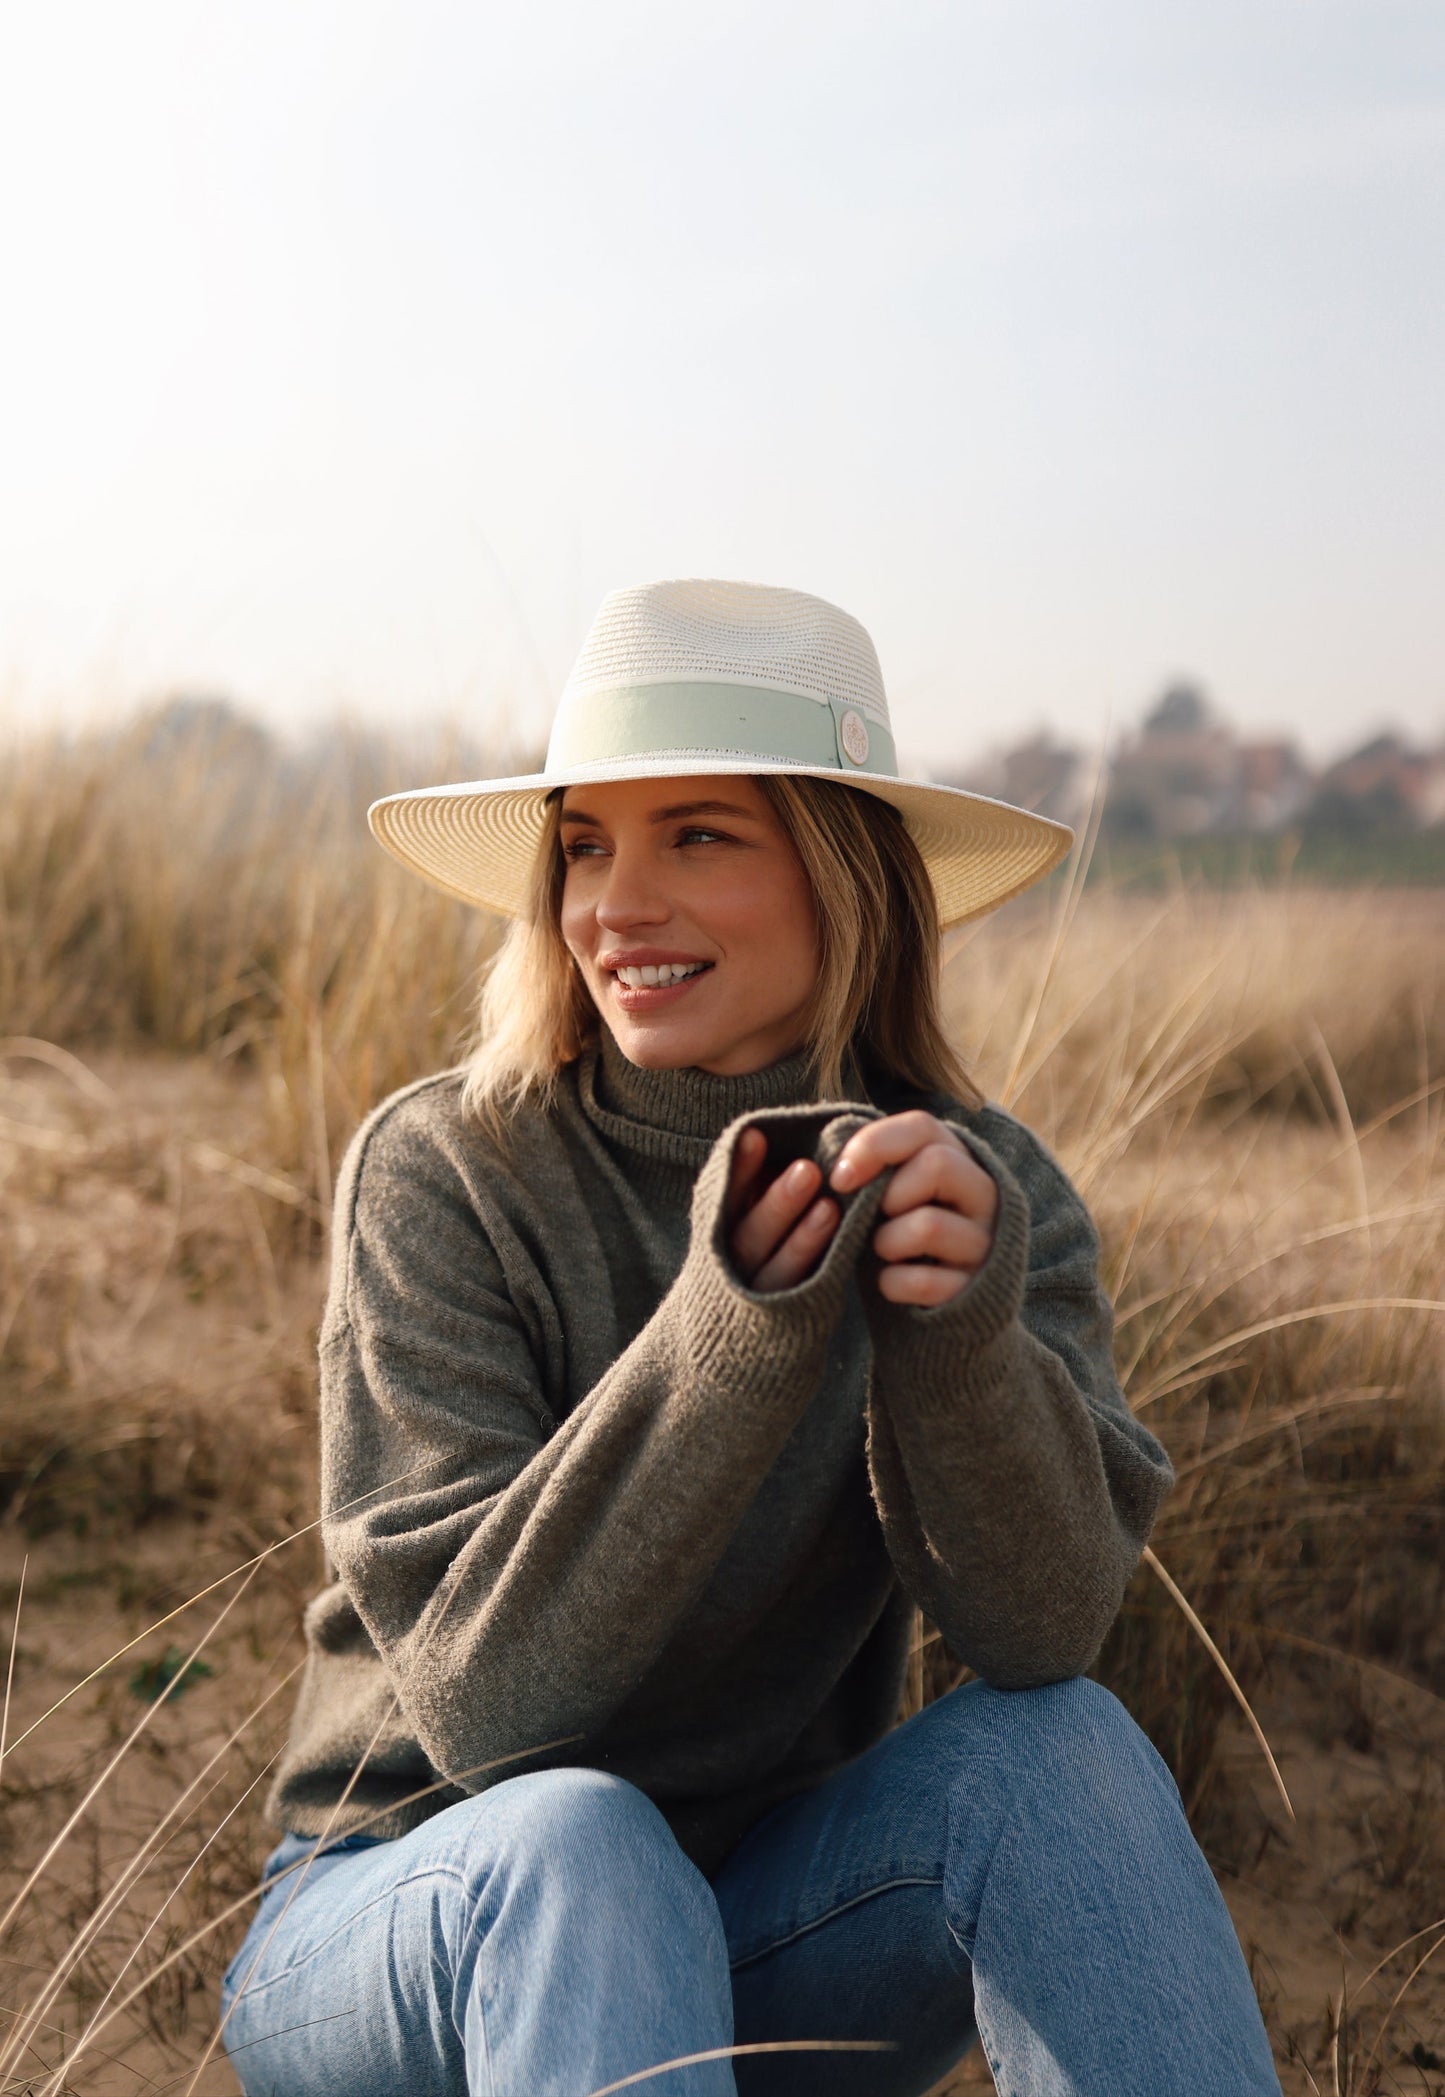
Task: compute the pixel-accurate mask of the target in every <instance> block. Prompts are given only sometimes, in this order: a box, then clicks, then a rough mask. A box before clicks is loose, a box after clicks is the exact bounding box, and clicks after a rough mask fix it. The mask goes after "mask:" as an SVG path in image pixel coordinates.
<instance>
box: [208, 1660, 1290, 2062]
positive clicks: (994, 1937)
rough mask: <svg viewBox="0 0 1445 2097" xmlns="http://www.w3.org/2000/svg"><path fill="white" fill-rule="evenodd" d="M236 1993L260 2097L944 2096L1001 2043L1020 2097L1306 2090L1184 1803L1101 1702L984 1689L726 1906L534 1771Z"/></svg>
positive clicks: (369, 1844) (733, 1870)
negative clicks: (1278, 2054)
mask: <svg viewBox="0 0 1445 2097" xmlns="http://www.w3.org/2000/svg"><path fill="white" fill-rule="evenodd" d="M313 1847H314V1845H313V1844H312V1843H310V1842H308V1841H305V1840H303V1839H301V1838H300V1837H297V1836H287V1838H286V1839H285V1841H283V1843H282V1844H281V1847H280V1848H279V1849H278V1850H277V1851H276V1852H275V1854H274V1856H273V1857H272V1859H271V1861H270V1864H269V1865H268V1876H270V1875H272V1874H274V1873H275V1872H276V1871H277V1870H284V1868H285V1867H286V1866H287V1865H288V1864H293V1863H295V1861H296V1860H297V1859H302V1858H305V1857H306V1856H307V1854H308V1852H309V1851H310V1850H312V1848H313ZM298 1881H299V1882H300V1883H299V1890H297V1886H298ZM288 1903H289V1904H288ZM222 2000H223V2009H224V2010H225V2011H226V2012H228V2013H229V2017H228V2022H227V2024H226V2027H225V2041H226V2045H227V2047H228V2049H229V2051H230V2053H231V2056H232V2060H233V2063H234V2066H235V2068H236V2071H237V2073H238V2074H239V2076H240V2077H241V2081H242V2084H243V2086H244V2088H245V2090H246V2092H247V2097H463V2093H475V2097H592V2093H593V2092H597V2091H601V2090H604V2089H607V2088H610V2087H612V2086H614V2085H616V2084H618V2083H620V2082H621V2081H623V2080H625V2079H626V2078H628V2077H637V2076H640V2075H641V2073H642V2071H644V2070H646V2069H648V2068H655V2067H657V2066H658V2065H659V2064H660V2063H662V2062H665V2061H670V2060H675V2059H677V2058H678V2057H679V2056H682V2055H687V2054H697V2053H705V2052H708V2051H710V2050H712V2049H720V2048H726V2047H729V2046H732V2045H734V2044H736V2045H737V2046H740V2047H741V2046H749V2045H751V2046H759V2045H762V2044H765V2043H767V2042H773V2043H776V2042H779V2041H792V2042H797V2041H809V2040H823V2039H831V2040H872V2041H885V2042H887V2045H888V2049H889V2050H887V2051H885V2052H873V2053H848V2052H805V2051H797V2050H792V2051H788V2052H778V2053H773V2054H771V2055H770V2054H767V2053H761V2052H760V2053H755V2054H739V2055H737V2056H735V2057H734V2058H733V2059H731V2060H729V2059H727V2058H720V2059H714V2060H711V2061H706V2062H703V2063H700V2064H697V2065H694V2066H691V2067H683V2068H672V2069H668V2070H667V2071H666V2072H665V2073H663V2074H660V2075H655V2076H652V2077H647V2078H645V2079H643V2080H641V2081H640V2082H637V2083H634V2084H633V2085H632V2087H634V2088H639V2089H641V2090H642V2091H643V2092H644V2093H645V2092H646V2091H648V2090H650V2089H656V2090H657V2091H658V2093H659V2097H734V2093H735V2092H737V2093H742V2097H764V2093H767V2097H823V2093H826V2097H853V2093H856V2097H922V2093H923V2092H925V2091H927V2090H928V2089H930V2088H931V2086H932V2085H933V2084H934V2083H935V2082H936V2081H937V2080H938V2079H939V2078H940V2077H941V2076H943V2075H944V2074H946V2073H947V2071H948V2070H949V2068H950V2067H952V2065H953V2064H954V2063H955V2062H956V2061H957V2060H959V2059H960V2058H961V2056H962V2055H963V2054H964V2053H965V2052H966V2051H967V2049H968V2047H969V2046H970V2045H971V2044H972V2042H973V2041H974V2039H975V2037H981V2038H982V2041H983V2044H984V2046H985V2048H986V2050H987V2053H988V2058H989V2063H990V2065H991V2067H992V2069H993V2074H994V2080H995V2082H996V2084H997V2087H998V2089H999V2091H1000V2093H1002V2097H1025V2093H1027V2097H1247V2093H1253V2092H1266V2091H1267V2092H1270V2093H1272V2097H1278V2092H1279V2083H1278V2080H1277V2079H1276V2076H1275V2072H1274V2068H1273V2066H1272V2064H1271V2060H1270V2051H1269V2045H1268V2042H1267V2040H1266V2038H1265V2034H1264V2028H1263V2025H1262V2023H1261V2021H1260V2015H1259V2010H1258V2008H1257V2006H1256V2003H1255V1999H1254V1993H1253V1990H1252V1989H1251V1986H1250V1982H1249V1976H1248V1973H1247V1972H1246V1970H1245V1965H1244V1960H1243V1958H1242V1957H1241V1955H1240V1950H1239V1945H1238V1942H1237V1940H1236V1938H1235V1935H1234V1930H1233V1927H1232V1925H1231V1923H1230V1920H1229V1915H1228V1912H1227V1910H1226V1908H1225V1906H1224V1902H1223V1900H1222V1899H1221V1898H1220V1895H1219V1890H1218V1888H1217V1887H1216V1886H1215V1883H1214V1880H1213V1878H1212V1877H1211V1875H1210V1872H1209V1867H1208V1866H1207V1865H1206V1863H1205V1861H1204V1859H1203V1857H1202V1856H1201V1855H1200V1853H1199V1850H1198V1848H1197V1847H1196V1845H1195V1842H1194V1839H1193V1837H1192V1836H1191V1834H1190V1832H1189V1828H1188V1824H1187V1823H1186V1821H1185V1818H1184V1814H1183V1811H1182V1809H1181V1807H1180V1804H1179V1795H1178V1793H1177V1791H1176V1790H1175V1788H1174V1784H1173V1781H1172V1780H1171V1778H1170V1776H1169V1773H1168V1771H1167V1770H1166V1769H1165V1767H1164V1764H1163V1763H1162V1762H1161V1761H1160V1759H1159V1757H1158V1756H1157V1755H1156V1754H1155V1752H1154V1750H1153V1748H1152V1747H1151V1746H1150V1745H1149V1743H1148V1741H1147V1740H1146V1739H1145V1738H1144V1736H1143V1734H1142V1733H1141V1732H1140V1731H1139V1730H1138V1728H1137V1727H1136V1726H1135V1725H1134V1723H1133V1721H1132V1720H1131V1719H1130V1718H1129V1717H1128V1716H1127V1714H1126V1713H1125V1711H1124V1710H1123V1708H1122V1706H1121V1705H1120V1704H1118V1703H1117V1702H1116V1701H1115V1699H1114V1698H1113V1697H1111V1696H1110V1695H1109V1693H1108V1692H1107V1691H1106V1690H1103V1689H1101V1688H1099V1687H1098V1685H1097V1684H1096V1683H1093V1682H1088V1681H1074V1682H1060V1683H1056V1684H1054V1685H1053V1686H1052V1687H1050V1688H1047V1689H1034V1690H1022V1691H1013V1692H1008V1693H1004V1692H1000V1691H997V1690H993V1689H990V1688H988V1687H986V1686H985V1685H984V1684H982V1683H970V1684H968V1685H967V1686H966V1687H964V1688H961V1689H956V1690H954V1691H953V1692H952V1693H951V1694H950V1695H948V1696H946V1697H944V1698H942V1699H941V1700H940V1701H939V1702H938V1703H936V1704H932V1705H930V1706H929V1707H928V1708H927V1709H926V1710H925V1711H923V1712H921V1713H920V1714H919V1715H918V1716H917V1717H916V1718H913V1719H910V1720H909V1721H908V1723H907V1724H906V1725H904V1726H901V1727H899V1728H898V1729H897V1731H895V1732H893V1733H891V1734H889V1735H888V1737H887V1738H886V1739H885V1740H882V1741H880V1742H879V1744H878V1745H877V1746H876V1747H874V1748H871V1749H870V1750H869V1751H868V1752H867V1753H866V1754H864V1755H862V1756H860V1757H859V1758H858V1759H857V1760H856V1761H855V1762H852V1763H850V1764H849V1765H848V1766H847V1767H846V1768H844V1769H842V1770H840V1771H839V1772H838V1773H837V1774H836V1775H834V1776H832V1777H830V1778H829V1779H828V1780H827V1781H826V1782H825V1783H823V1784H821V1785H819V1786H818V1788H817V1789H816V1790H813V1791H810V1792H806V1793H804V1794H803V1795H802V1796H801V1797H799V1798H795V1799H791V1800H789V1801H788V1802H787V1803H786V1804H784V1805H782V1806H779V1807H777V1808H776V1809H775V1810H774V1811H773V1812H772V1813H770V1814H768V1815H767V1816H766V1817H765V1818H764V1819H762V1820H761V1821H759V1822H758V1823H757V1825H756V1826H755V1827H753V1828H752V1829H751V1830H750V1831H749V1833H748V1834H747V1835H746V1836H745V1837H744V1838H743V1841H742V1842H741V1844H740V1845H739V1847H738V1848H737V1849H736V1850H734V1852H733V1853H732V1855H731V1856H730V1857H729V1858H728V1859H727V1861H726V1863H725V1864H724V1865H723V1866H722V1868H721V1870H720V1871H719V1872H718V1873H717V1874H716V1875H715V1877H714V1878H713V1879H712V1880H711V1881H710V1882H709V1880H707V1879H706V1878H704V1877H703V1875H702V1873H701V1872H699V1871H698V1870H697V1869H696V1867H695V1866H694V1865H693V1864H692V1863H690V1862H689V1860H688V1859H687V1858H686V1857H685V1856H684V1855H683V1853H682V1851H681V1850H680V1849H679V1847H678V1845H677V1843H676V1841H675V1840H674V1838H673V1835H672V1833H671V1831H670V1830H669V1828H668V1826H667V1824H666V1822H665V1821H664V1820H663V1818H662V1816H661V1814H660V1813H659V1812H658V1811H657V1809H656V1807H654V1806H653V1805H652V1804H651V1803H650V1801H649V1800H648V1799H646V1798H645V1797H644V1796H643V1794H642V1793H641V1792H640V1791H638V1790H636V1789H634V1787H633V1786H631V1785H630V1784H626V1783H624V1782H623V1781H622V1780H621V1779H620V1778H617V1777H613V1776H608V1775H605V1774H603V1773H601V1772H599V1771H596V1770H587V1769H554V1770H544V1771H538V1772H536V1773H533V1774H529V1775H524V1776H517V1777H511V1778H508V1779H507V1780H506V1781H505V1782H504V1783H500V1784H498V1785H496V1786H495V1787H494V1788H493V1789H492V1790H490V1791H484V1792H483V1793H481V1795H480V1796H479V1797H476V1798H472V1799H467V1800H465V1801H464V1802H463V1803H461V1804H460V1805H455V1806H451V1807H448V1808H447V1809H446V1811H444V1812H441V1813H438V1814H436V1815H435V1816H434V1817H433V1818H432V1819H430V1820H428V1821H427V1822H425V1823H424V1825H423V1826H421V1827H420V1828H417V1829H416V1830H414V1832H413V1833H411V1834H410V1835H405V1836H402V1837H400V1838H399V1839H397V1840H396V1841H391V1842H373V1841H368V1840H367V1839H366V1838H365V1837H353V1838H351V1839H350V1840H349V1841H347V1842H343V1843H341V1844H340V1845H339V1846H338V1847H335V1848H333V1849H332V1850H330V1851H329V1852H328V1853H326V1854H324V1855H318V1856H316V1857H315V1859H314V1860H313V1861H312V1862H311V1863H310V1865H309V1867H307V1868H306V1869H305V1871H304V1876H303V1872H302V1871H301V1870H293V1871H292V1872H291V1873H290V1875H289V1876H288V1877H285V1878H282V1879H280V1880H278V1881H276V1882H275V1883H273V1884H272V1885H271V1886H270V1889H269V1890H268V1891H266V1892H265V1893H264V1894H263V1897H262V1900H261V1905H260V1908H259V1909H258V1911H257V1914H256V1917H255V1919H254V1921H253V1923H252V1926H251V1930H250V1933H249V1935H248V1936H247V1939H246V1942H245V1944H244V1945H243V1946H242V1948H241V1950H240V1952H239V1953H238V1954H237V1956H236V1958H235V1960H234V1961H233V1963H232V1965H231V1967H230V1970H229V1972H228V1973H227V1975H226V1979H225V1983H224V1986H223V1991H222Z"/></svg>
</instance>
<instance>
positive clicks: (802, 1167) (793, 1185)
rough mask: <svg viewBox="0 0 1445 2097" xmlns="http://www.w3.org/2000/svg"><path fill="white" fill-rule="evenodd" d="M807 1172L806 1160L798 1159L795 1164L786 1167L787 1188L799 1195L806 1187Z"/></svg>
mask: <svg viewBox="0 0 1445 2097" xmlns="http://www.w3.org/2000/svg"><path fill="white" fill-rule="evenodd" d="M809 1170H810V1168H809V1165H808V1161H807V1159H806V1158H799V1159H798V1160H797V1162H796V1164H793V1165H790V1166H789V1167H788V1186H789V1189H790V1190H791V1191H792V1192H793V1193H799V1192H801V1190H802V1189H803V1188H804V1187H806V1186H807V1184H808V1174H809Z"/></svg>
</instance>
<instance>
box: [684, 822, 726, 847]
mask: <svg viewBox="0 0 1445 2097" xmlns="http://www.w3.org/2000/svg"><path fill="white" fill-rule="evenodd" d="M677 841H678V843H679V844H680V845H723V844H726V843H727V836H726V833H725V832H723V831H721V830H708V829H707V828H705V827H704V825H703V824H701V823H689V824H688V826H687V828H686V829H685V830H680V831H679V832H678V835H677Z"/></svg>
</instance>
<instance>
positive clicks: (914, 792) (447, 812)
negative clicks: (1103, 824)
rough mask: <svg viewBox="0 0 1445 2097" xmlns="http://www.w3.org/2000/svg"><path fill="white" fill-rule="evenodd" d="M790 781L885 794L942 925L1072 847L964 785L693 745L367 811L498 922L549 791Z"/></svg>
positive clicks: (379, 829) (398, 852)
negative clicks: (712, 780) (700, 781)
mask: <svg viewBox="0 0 1445 2097" xmlns="http://www.w3.org/2000/svg"><path fill="white" fill-rule="evenodd" d="M739 775H746V776H749V777H758V776H761V775H772V776H785V777H787V778H790V779H828V780H831V781H832V782H833V784H834V785H841V786H848V787H852V788H854V789H856V790H857V791H859V792H861V793H865V794H873V795H875V796H876V797H877V799H878V800H880V801H887V802H888V803H889V804H890V805H891V806H892V807H894V808H896V809H897V810H898V811H899V813H900V814H901V815H902V817H903V819H904V821H905V823H906V824H907V826H908V830H909V833H910V835H911V836H912V838H913V841H914V843H915V844H916V845H917V846H918V849H919V851H920V853H921V854H922V856H923V862H924V865H925V866H926V867H927V869H928V872H929V876H930V878H931V880H932V882H933V887H934V892H935V894H936V895H937V898H938V915H939V922H940V924H941V925H942V927H943V928H944V929H945V930H947V929H948V927H950V926H952V925H961V924H965V923H967V921H968V920H969V919H970V918H975V917H982V916H983V915H984V914H985V913H986V912H987V911H990V910H995V909H997V908H998V906H999V904H1001V903H1006V902H1007V901H1008V900H1009V898H1010V897H1011V896H1016V895H1018V894H1020V893H1021V891H1022V890H1024V889H1026V888H1029V887H1031V886H1032V884H1033V883H1034V882H1035V881H1039V880H1041V879H1042V878H1043V876H1044V875H1045V874H1047V873H1049V872H1051V871H1052V869H1053V868H1054V867H1056V866H1057V865H1058V864H1059V861H1060V860H1061V859H1063V858H1064V856H1065V855H1066V854H1067V852H1068V850H1069V848H1070V846H1071V845H1072V844H1073V842H1074V833H1073V831H1072V830H1071V829H1070V828H1069V827H1068V825H1067V824H1066V823H1055V822H1053V821H1051V820H1050V818H1049V817H1047V816H1040V815H1034V814H1032V813H1031V812H1030V811H1029V810H1028V809H1026V808H1015V807H1013V806H1012V805H1011V803H1009V802H1007V801H993V800H990V799H989V797H988V796H987V795H986V794H975V793H970V792H969V791H968V790H967V789H966V788H964V787H956V786H937V785H934V784H932V783H931V782H926V781H923V780H913V779H893V778H889V777H887V776H886V775H884V774H882V773H877V772H863V771H858V772H840V771H838V770H837V769H836V768H833V769H829V768H828V767H825V766H821V765H800V764H787V763H780V762H777V761H772V762H770V761H769V760H767V759H765V758H763V759H758V760H756V761H755V760H753V759H752V758H749V759H748V760H747V762H745V763H740V762H739V761H738V760H737V758H735V757H734V758H730V759H727V760H722V759H718V758H708V757H706V756H704V755H703V754H702V753H701V752H699V751H695V750H688V751H681V752H679V753H677V754H676V755H673V754H671V753H669V754H667V755H658V756H655V757H648V758H637V757H630V758H625V759H617V760H615V761H613V762H604V763H595V764H588V765H578V766H574V767H572V768H570V769H568V770H565V771H562V770H559V771H556V772H534V773H532V774H530V775H529V776H527V777H525V778H517V779H482V780H474V781H470V782H468V783H465V784H462V785H456V786H427V787H419V788H417V789H415V790H413V791H412V792H409V793H400V794H388V795H387V796H386V797H385V798H384V799H383V800H380V801H376V802H373V804H372V806H371V808H370V809H369V810H368V812H367V821H368V822H369V823H370V825H371V830H372V834H373V836H374V837H375V838H376V840H377V842H378V843H379V844H381V845H383V846H384V847H385V848H386V850H387V851H388V852H389V853H390V854H391V855H392V857H393V858H394V859H398V860H400V862H401V864H402V865H403V866H404V867H409V868H410V869H411V871H412V872H413V873H415V874H420V875H421V876H422V878H423V879H424V880H426V881H429V882H431V884H432V886H433V887H435V888H440V889H442V890H444V891H445V893H446V894H447V895H449V896H455V897H457V899H458V900H459V901H461V902H463V903H471V904H474V905H475V906H476V907H477V908H478V909H479V910H488V911H492V912H494V913H495V914H496V915H497V916H499V917H521V916H524V915H525V913H526V911H527V908H528V903H529V897H530V894H531V875H532V867H533V863H534V861H535V859H536V854H537V847H538V845H539V843H540V842H541V838H542V832H543V827H544V821H545V809H546V803H547V796H548V795H549V794H551V793H553V792H555V791H556V790H557V789H558V788H559V787H567V786H587V785H600V784H603V783H605V782H610V781H613V780H622V779H682V778H697V777H714V776H715V777H727V776H732V777H737V776H739Z"/></svg>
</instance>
